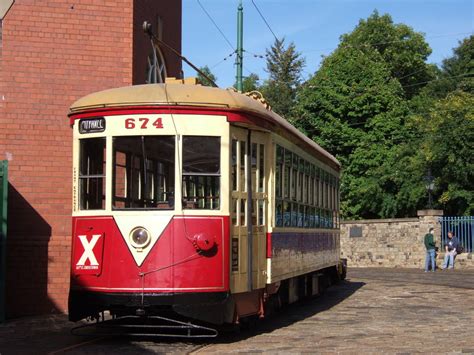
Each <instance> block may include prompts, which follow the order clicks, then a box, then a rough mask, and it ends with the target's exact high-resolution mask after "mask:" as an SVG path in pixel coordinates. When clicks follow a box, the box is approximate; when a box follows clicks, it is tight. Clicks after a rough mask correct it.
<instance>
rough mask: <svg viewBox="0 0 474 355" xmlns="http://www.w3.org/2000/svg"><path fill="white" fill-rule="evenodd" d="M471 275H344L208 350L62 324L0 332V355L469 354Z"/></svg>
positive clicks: (14, 325)
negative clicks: (78, 333) (88, 332)
mask: <svg viewBox="0 0 474 355" xmlns="http://www.w3.org/2000/svg"><path fill="white" fill-rule="evenodd" d="M473 305H474V272H473V271H460V270H453V271H438V272H436V273H424V272H423V271H421V270H414V269H412V270H407V269H350V271H349V275H348V279H347V280H346V281H344V282H342V283H341V284H339V285H337V286H333V287H330V288H329V289H328V290H326V292H325V294H324V295H322V296H320V297H317V298H314V299H311V300H307V301H303V302H299V303H297V304H293V305H291V306H289V307H287V308H286V309H284V310H283V311H282V312H280V313H278V314H277V315H274V316H272V317H269V318H267V319H265V320H263V321H261V322H259V323H258V324H257V325H256V326H255V328H253V329H251V330H247V331H242V332H241V333H238V334H224V335H222V336H220V337H219V338H218V339H216V340H213V341H211V342H209V341H207V343H206V342H182V341H178V340H173V339H171V340H168V341H161V340H156V341H153V340H150V339H131V338H123V337H122V338H118V337H112V338H78V337H75V336H72V335H69V329H70V328H71V323H69V322H67V319H66V317H65V316H62V315H56V316H48V317H36V318H25V319H19V320H15V321H10V322H7V323H6V324H4V325H0V353H1V354H2V355H4V354H28V353H31V354H33V353H34V354H47V353H49V354H58V353H60V354H105V353H125V354H133V353H138V352H140V353H144V354H159V353H166V354H169V353H180V354H183V353H199V354H208V353H211V354H212V353H217V354H221V353H222V354H224V353H272V354H273V353H280V354H287V353H293V354H299V353H322V354H354V353H362V352H363V353H372V354H379V353H397V354H408V353H437V354H439V353H472V354H474V336H473V335H472V334H473V327H474V307H473Z"/></svg>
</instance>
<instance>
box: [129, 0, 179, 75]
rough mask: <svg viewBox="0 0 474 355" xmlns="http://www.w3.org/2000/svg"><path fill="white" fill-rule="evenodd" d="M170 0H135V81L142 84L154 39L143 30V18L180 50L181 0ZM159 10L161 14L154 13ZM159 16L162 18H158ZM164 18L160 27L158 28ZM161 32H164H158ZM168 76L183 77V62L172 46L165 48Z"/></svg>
mask: <svg viewBox="0 0 474 355" xmlns="http://www.w3.org/2000/svg"><path fill="white" fill-rule="evenodd" d="M169 3H170V2H169V1H168V0H134V4H135V5H134V12H133V23H134V25H133V57H134V58H136V60H135V61H134V63H133V84H143V83H144V82H145V77H146V72H145V70H144V68H145V65H146V60H147V57H148V55H149V54H150V53H151V43H150V40H149V38H148V36H144V34H143V28H142V25H143V22H144V21H145V20H146V21H148V22H150V23H151V24H152V26H153V33H154V34H157V35H160V37H161V38H160V39H161V40H162V41H163V42H165V43H167V44H169V45H170V46H171V47H173V48H174V49H175V50H177V51H178V52H179V53H181V14H182V9H181V2H180V1H176V2H174V4H173V6H170V5H169ZM153 14H159V15H153ZM158 18H159V19H158ZM158 22H161V31H160V29H159V28H158ZM158 32H161V33H158ZM162 53H163V55H164V57H165V62H166V66H167V72H168V76H169V77H175V78H181V76H182V75H181V62H180V61H179V60H178V59H177V57H176V55H175V54H173V53H172V52H171V51H170V50H168V49H166V48H162Z"/></svg>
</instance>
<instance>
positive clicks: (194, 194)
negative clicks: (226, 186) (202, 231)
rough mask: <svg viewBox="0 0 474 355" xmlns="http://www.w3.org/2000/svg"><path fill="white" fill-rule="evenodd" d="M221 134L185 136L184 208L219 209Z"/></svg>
mask: <svg viewBox="0 0 474 355" xmlns="http://www.w3.org/2000/svg"><path fill="white" fill-rule="evenodd" d="M220 145H221V142H220V137H202V136H184V137H183V208H185V209H211V210H216V209H219V202H220V200H219V190H220V173H221V171H220Z"/></svg>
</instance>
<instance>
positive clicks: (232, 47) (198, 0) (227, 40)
mask: <svg viewBox="0 0 474 355" xmlns="http://www.w3.org/2000/svg"><path fill="white" fill-rule="evenodd" d="M196 1H197V3H198V4H199V6H200V7H201V9H202V11H204V13H205V14H206V15H207V17H208V18H209V20H211V22H212V23H213V24H214V26H215V27H216V28H217V30H218V31H219V33H220V34H221V35H222V37H223V38H224V40H225V41H226V42H227V44H228V45H229V47H230V48H231V49H232V50H233V51H235V47H234V46H233V45H232V43H230V41H229V39H228V38H227V36H226V35H225V34H224V32H223V31H222V30H221V29H220V27H219V26H218V25H217V23H216V21H214V19H213V18H212V16H211V15H210V14H209V12H208V11H207V10H206V8H205V7H204V6H203V4H201V1H200V0H196Z"/></svg>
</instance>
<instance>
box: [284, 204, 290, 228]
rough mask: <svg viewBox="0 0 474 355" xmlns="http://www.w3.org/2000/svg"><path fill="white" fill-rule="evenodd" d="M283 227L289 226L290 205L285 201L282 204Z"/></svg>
mask: <svg viewBox="0 0 474 355" xmlns="http://www.w3.org/2000/svg"><path fill="white" fill-rule="evenodd" d="M283 226H284V227H290V226H291V203H289V202H287V201H285V202H283Z"/></svg>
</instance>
